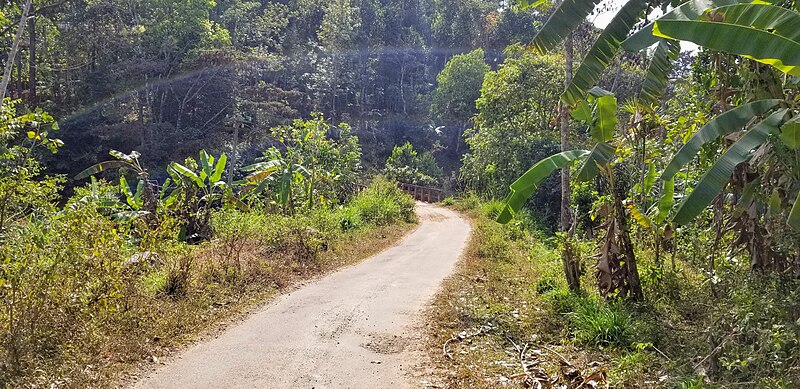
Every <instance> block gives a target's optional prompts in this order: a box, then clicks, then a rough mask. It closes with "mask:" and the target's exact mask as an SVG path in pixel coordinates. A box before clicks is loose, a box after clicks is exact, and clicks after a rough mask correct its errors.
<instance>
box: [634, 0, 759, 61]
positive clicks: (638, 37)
mask: <svg viewBox="0 0 800 389" xmlns="http://www.w3.org/2000/svg"><path fill="white" fill-rule="evenodd" d="M738 3H750V0H694V1H688V2H686V3H684V4H682V5H681V6H679V7H677V8H675V9H673V10H672V11H670V12H668V13H666V14H665V15H663V16H661V17H660V18H658V19H657V20H668V19H686V20H695V19H697V18H699V17H700V16H701V15H703V13H704V12H705V11H706V10H708V9H710V8H716V7H722V6H726V5H732V4H738ZM653 25H654V22H650V23H649V24H647V25H646V26H644V27H643V28H642V29H641V30H639V31H637V32H635V33H634V34H632V35H631V36H630V37H628V38H627V39H625V41H624V42H622V48H623V49H625V51H628V52H632V53H638V52H639V51H642V50H644V49H646V48H648V47H650V46H652V45H654V44H656V43H658V37H655V36H653Z"/></svg>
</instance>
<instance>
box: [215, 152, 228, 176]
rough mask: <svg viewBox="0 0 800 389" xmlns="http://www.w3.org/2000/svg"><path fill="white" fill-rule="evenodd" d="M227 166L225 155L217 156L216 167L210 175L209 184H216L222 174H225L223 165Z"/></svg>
mask: <svg viewBox="0 0 800 389" xmlns="http://www.w3.org/2000/svg"><path fill="white" fill-rule="evenodd" d="M227 164H228V156H227V155H225V153H222V155H220V156H219V160H218V161H217V164H216V166H214V174H212V175H211V182H218V181H219V180H221V179H222V174H223V173H225V165H227Z"/></svg>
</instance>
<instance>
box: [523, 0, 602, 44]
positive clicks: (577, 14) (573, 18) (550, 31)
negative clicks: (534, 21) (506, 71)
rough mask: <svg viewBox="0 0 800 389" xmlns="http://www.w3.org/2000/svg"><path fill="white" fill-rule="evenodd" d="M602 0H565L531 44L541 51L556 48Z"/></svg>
mask: <svg viewBox="0 0 800 389" xmlns="http://www.w3.org/2000/svg"><path fill="white" fill-rule="evenodd" d="M599 2H600V0H564V1H562V2H561V4H559V6H558V8H556V10H555V11H554V12H553V14H552V15H550V18H548V19H547V22H546V23H545V24H544V26H543V27H542V29H541V30H540V31H539V32H538V33H537V34H536V36H535V37H534V38H533V42H531V44H532V45H533V47H535V48H536V50H538V51H539V52H540V53H546V52H548V51H551V50H553V49H555V48H556V46H558V45H559V44H560V43H561V42H562V41H564V39H565V38H566V37H567V35H569V34H570V33H571V32H572V31H573V30H575V29H576V28H577V27H578V26H579V25H580V24H581V23H582V22H583V21H584V20H586V17H587V16H589V14H590V13H592V11H593V10H594V7H595V6H596V5H597V4H598V3H599Z"/></svg>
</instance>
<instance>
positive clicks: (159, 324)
mask: <svg viewBox="0 0 800 389" xmlns="http://www.w3.org/2000/svg"><path fill="white" fill-rule="evenodd" d="M413 228H414V225H413V224H406V223H402V224H394V225H389V226H383V227H375V228H366V229H362V230H357V231H353V232H351V233H348V234H345V235H343V236H341V238H340V239H337V240H335V241H333V242H331V243H330V244H331V246H330V247H328V249H327V250H326V251H323V252H321V253H320V254H319V256H318V257H317V258H316V259H314V260H313V261H311V262H308V263H298V262H297V261H287V260H286V258H285V256H283V255H280V256H275V257H274V258H264V257H263V252H262V251H261V249H260V248H259V247H257V246H253V245H243V250H242V253H241V255H240V257H239V258H238V261H239V262H240V264H241V265H242V267H243V270H244V271H251V272H260V274H259V275H258V276H259V277H258V278H256V277H253V275H252V274H251V276H249V277H246V279H247V282H242V283H240V284H238V285H236V286H235V287H233V286H231V285H232V284H231V283H227V284H222V283H219V284H211V283H210V281H209V280H204V281H203V283H204V287H203V288H194V289H193V290H191V291H190V292H189V293H188V294H187V296H186V297H184V298H181V299H174V300H173V299H168V298H167V299H165V298H163V297H153V298H149V299H148V300H149V302H148V304H147V307H148V308H147V309H143V310H141V311H139V312H136V313H132V314H136V315H139V319H138V320H139V321H140V322H142V323H150V324H151V325H153V326H155V327H154V328H152V327H150V325H148V324H144V325H143V326H142V328H141V329H140V330H141V332H137V329H136V328H123V327H119V328H118V332H117V333H116V335H117V336H113V335H112V339H109V341H108V342H107V343H106V344H104V345H102V346H100V347H99V349H98V353H99V354H98V355H101V356H102V364H100V365H95V366H92V368H93V369H95V373H94V374H90V375H87V376H85V377H84V379H83V380H82V381H81V382H74V383H71V384H68V385H66V386H73V387H81V386H84V385H90V386H92V387H114V386H118V385H122V386H124V385H126V384H128V383H130V382H132V381H135V380H136V379H137V378H138V376H139V375H140V374H142V372H144V371H146V370H149V369H152V368H154V367H155V366H156V365H158V364H163V363H166V361H168V360H169V359H170V358H171V357H173V356H174V355H176V354H177V353H178V352H180V351H181V350H182V349H184V348H185V347H186V346H187V345H190V344H193V343H195V342H197V341H202V340H204V339H209V338H212V337H214V336H215V334H217V333H219V332H220V331H223V330H225V329H226V328H227V327H228V326H229V325H231V324H233V323H236V322H237V321H241V320H244V319H245V318H247V316H249V315H250V314H251V313H254V312H256V311H258V310H259V309H262V308H263V307H264V306H266V305H268V304H269V303H270V301H271V300H272V299H273V298H274V297H275V296H276V295H279V294H281V293H285V292H288V291H291V290H293V289H296V288H298V287H301V286H302V285H303V284H304V283H306V282H307V281H309V280H311V279H314V278H317V277H321V276H324V275H325V274H328V273H331V272H333V271H336V270H338V269H340V268H341V267H343V266H349V265H352V264H356V263H358V262H360V261H362V260H364V259H366V258H368V257H370V256H372V255H374V254H376V253H379V252H381V251H383V250H385V249H387V248H388V247H390V246H392V245H394V244H395V243H396V242H397V241H399V240H400V239H402V238H403V237H404V236H405V235H406V234H407V233H409V232H410V231H411V230H412V229H413ZM219 250H221V249H220V248H219V247H210V248H208V249H206V250H200V251H199V252H198V253H196V254H194V256H195V257H196V258H195V263H196V264H203V263H204V262H205V261H211V258H217V259H218V258H219V254H220V253H219ZM255 261H259V262H261V264H262V265H261V266H256V265H254V262H255ZM217 265H219V263H217ZM264 269H267V270H266V271H265V270H264ZM243 278H244V277H243ZM195 282H198V281H197V280H196V281H195ZM214 285H216V286H214ZM145 332H146V333H145ZM142 340H143V341H142Z"/></svg>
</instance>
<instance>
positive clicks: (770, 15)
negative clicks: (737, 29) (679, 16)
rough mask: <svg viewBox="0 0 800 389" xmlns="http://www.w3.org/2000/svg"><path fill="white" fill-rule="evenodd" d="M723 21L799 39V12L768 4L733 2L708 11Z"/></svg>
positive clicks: (795, 39) (794, 39)
mask: <svg viewBox="0 0 800 389" xmlns="http://www.w3.org/2000/svg"><path fill="white" fill-rule="evenodd" d="M709 14H710V15H711V16H712V17H714V18H715V19H720V17H721V18H722V19H720V20H721V21H722V22H724V23H728V24H738V25H741V26H752V27H756V28H759V29H762V30H768V31H770V32H772V33H775V34H778V35H780V36H783V37H785V38H788V39H791V40H793V41H799V40H800V14H798V13H796V12H792V11H791V10H788V9H786V8H782V7H776V6H774V5H770V4H762V3H754V4H734V5H728V6H721V7H718V8H715V9H712V10H711V11H709Z"/></svg>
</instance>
